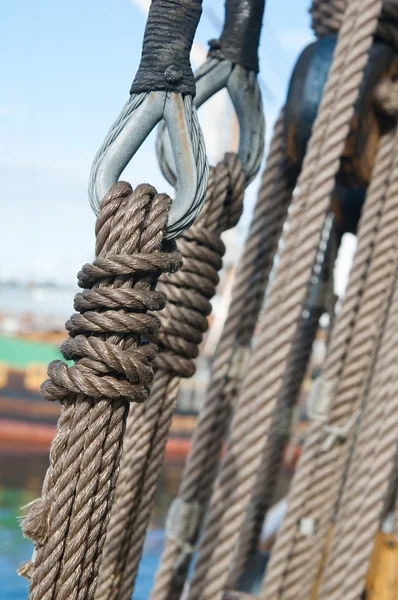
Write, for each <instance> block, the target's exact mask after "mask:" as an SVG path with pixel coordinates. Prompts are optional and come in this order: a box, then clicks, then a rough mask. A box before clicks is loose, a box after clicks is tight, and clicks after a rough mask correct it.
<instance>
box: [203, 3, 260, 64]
mask: <svg viewBox="0 0 398 600" xmlns="http://www.w3.org/2000/svg"><path fill="white" fill-rule="evenodd" d="M264 7H265V0H227V1H226V4H225V25H224V29H223V32H222V34H221V37H220V39H219V40H210V41H209V46H210V51H209V56H212V57H214V58H219V59H227V60H230V61H231V62H233V63H236V64H238V65H241V66H242V67H245V68H246V69H249V71H254V72H255V73H258V72H259V70H260V68H259V61H258V46H259V43H260V34H261V27H262V22H263V14H264Z"/></svg>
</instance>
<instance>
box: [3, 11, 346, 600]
mask: <svg viewBox="0 0 398 600" xmlns="http://www.w3.org/2000/svg"><path fill="white" fill-rule="evenodd" d="M308 5H309V2H308V0H283V2H281V1H280V0H267V6H266V15H265V21H264V26H263V33H262V40H261V48H260V64H261V74H260V85H261V89H262V94H263V101H264V110H265V115H266V121H267V144H268V141H269V138H270V135H271V131H272V126H273V123H274V120H275V118H276V116H277V113H278V110H279V107H280V106H281V105H282V104H283V102H284V98H285V95H286V89H287V84H288V80H289V76H290V72H291V70H292V67H293V65H294V62H295V60H296V58H297V56H298V54H299V53H300V51H301V49H302V48H303V47H304V46H305V45H306V44H307V43H308V42H309V41H311V40H312V38H313V35H312V32H311V29H310V25H309V23H310V21H309V15H308V12H307V10H308ZM148 6H149V1H147V0H84V2H81V0H68V1H62V0H59V1H58V2H54V1H53V0H35V2H32V0H19V1H18V2H4V3H3V4H2V20H1V23H0V49H1V56H2V61H1V64H0V80H1V86H0V198H1V215H2V218H1V220H0V575H1V577H0V599H1V600H3V599H4V600H5V599H7V600H17V599H23V598H27V587H28V586H27V582H26V581H25V580H24V579H22V578H19V577H18V576H17V575H16V569H17V567H18V565H19V564H20V562H22V561H24V560H27V559H28V558H29V557H30V554H31V551H32V547H31V544H30V542H29V541H27V540H24V539H23V537H22V535H21V532H20V529H19V525H18V520H17V519H18V515H20V514H21V510H20V508H21V507H22V506H23V505H25V504H26V503H28V502H29V501H31V500H32V499H34V498H36V497H37V496H38V495H39V494H40V488H41V482H42V479H43V476H44V473H45V470H46V467H47V462H48V459H47V455H48V449H49V445H50V442H51V439H52V437H53V435H54V432H55V425H56V421H57V416H58V411H59V409H58V406H57V405H56V404H51V403H46V402H44V401H43V400H41V398H40V395H39V386H40V384H41V382H42V381H43V380H44V379H45V378H46V374H45V370H46V365H47V363H48V362H49V361H51V360H53V359H54V358H59V357H60V352H59V350H58V346H59V344H60V342H61V341H63V339H64V338H65V331H64V322H65V320H66V319H67V318H68V316H69V315H70V313H71V312H72V311H73V296H74V293H75V291H76V289H75V280H76V273H77V271H78V270H79V268H80V267H81V265H82V264H84V263H85V262H87V261H89V260H91V259H92V257H93V249H94V215H93V213H92V212H91V209H90V207H89V203H88V199H87V192H86V189H87V181H88V174H89V170H90V164H91V160H92V158H93V157H94V154H95V152H96V150H97V148H98V147H99V145H100V144H101V142H102V140H103V138H104V135H105V133H106V131H107V129H108V127H109V126H110V125H111V123H112V121H113V120H114V118H115V117H116V116H117V115H118V113H119V111H120V109H121V107H122V106H123V104H124V102H125V100H126V98H127V95H128V91H129V88H130V84H131V82H132V80H133V77H134V74H135V72H136V70H137V67H138V62H139V58H140V50H141V42H142V36H143V31H144V26H145V19H146V12H147V9H148ZM223 17H224V6H223V0H204V3H203V16H202V19H201V22H200V25H199V28H198V32H197V38H196V41H195V45H194V49H193V52H192V64H193V66H194V68H196V67H198V66H199V64H200V63H201V62H203V61H204V59H205V57H206V53H207V40H209V39H211V38H215V37H217V36H218V35H219V34H220V32H221V28H222V23H223ZM199 116H200V119H201V124H202V127H203V129H204V133H205V139H206V145H207V150H208V155H209V159H210V162H211V163H212V164H214V163H215V162H216V161H217V160H219V159H220V158H221V157H222V155H223V153H224V152H225V151H226V150H231V149H234V148H235V147H236V145H237V140H238V137H239V133H238V130H237V125H236V119H235V117H234V114H233V111H232V108H231V105H230V103H229V101H228V97H227V95H226V93H224V92H220V93H219V94H218V95H217V96H216V97H215V98H214V99H213V100H212V101H211V102H209V103H208V104H207V105H206V106H204V107H203V108H202V109H201V110H200V112H199ZM154 142H155V137H154V135H151V136H150V138H149V139H148V140H147V141H146V143H145V144H144V146H143V147H142V148H141V149H140V151H139V152H138V154H137V155H136V157H135V158H134V160H133V161H132V163H131V165H130V166H129V167H128V169H127V170H126V174H125V178H126V179H127V180H129V181H130V182H131V183H132V185H133V186H134V185H136V184H138V183H142V182H144V181H148V182H150V183H151V184H153V185H154V186H155V187H157V189H158V190H159V191H166V192H168V193H172V190H171V189H170V187H169V186H168V184H167V183H166V182H165V181H164V180H163V178H162V175H161V173H160V171H159V169H158V167H157V162H156V157H155V152H154ZM258 185H259V180H258V178H257V180H256V181H254V182H253V184H252V185H251V186H250V188H249V189H248V192H247V194H246V199H245V211H244V215H243V219H242V221H241V223H240V224H239V226H238V227H237V228H236V229H235V230H233V231H231V232H228V234H227V235H226V237H225V242H226V245H227V255H226V260H225V267H224V270H223V273H222V279H221V284H220V287H219V292H218V296H217V297H216V298H215V300H214V311H213V314H212V316H211V318H210V330H209V334H208V336H207V337H206V339H205V340H204V343H203V348H202V350H203V352H202V354H201V358H200V361H199V362H198V369H197V374H196V376H195V377H194V378H193V379H192V380H189V381H184V382H183V386H182V391H181V394H180V398H179V404H178V411H177V413H176V415H175V417H174V420H173V424H172V431H171V435H170V439H169V442H168V445H167V450H166V464H165V467H164V470H163V474H162V479H161V482H160V484H159V489H158V499H157V505H156V511H155V514H154V519H153V524H152V529H151V531H150V532H149V534H148V539H147V544H146V550H145V558H144V560H143V563H142V567H141V570H140V574H139V578H138V582H137V586H136V591H135V595H134V598H135V599H136V600H144V599H145V598H146V597H147V590H148V588H149V587H150V584H151V577H152V574H153V572H154V569H155V565H156V562H157V559H158V556H159V552H160V549H161V545H162V526H163V522H164V516H165V510H166V508H167V506H168V504H169V502H170V499H171V497H172V495H173V493H174V492H175V490H176V486H177V483H178V478H179V474H180V471H181V465H182V463H183V460H184V457H185V456H186V453H187V451H188V448H189V443H190V442H189V439H190V433H191V431H192V428H193V427H194V425H195V419H196V415H197V411H198V409H199V408H200V404H201V402H202V400H203V395H204V393H205V390H206V383H207V378H208V371H209V362H210V360H211V356H212V354H213V352H214V348H215V345H216V344H217V341H218V338H219V335H220V333H221V330H222V325H223V321H224V319H225V316H226V311H227V307H228V301H229V295H230V290H231V283H232V280H233V275H234V266H235V265H236V262H237V259H238V257H239V255H240V252H241V249H242V245H243V242H244V239H245V235H246V231H247V226H248V223H249V221H250V216H251V211H252V207H253V203H254V200H255V196H256V191H257V188H258ZM354 246H355V242H354V239H353V237H352V236H351V237H350V236H347V237H346V239H345V241H344V244H343V251H342V252H341V254H340V259H339V265H338V268H337V270H336V285H337V292H338V293H341V292H342V290H343V289H344V286H345V281H346V277H347V273H348V269H349V265H350V260H351V256H352V252H353V249H354ZM323 352H324V341H323V333H322V331H320V334H319V340H318V341H317V343H316V344H315V349H314V356H313V360H312V367H311V370H310V372H309V377H310V376H311V374H312V373H313V372H314V370H315V371H316V369H317V365H318V364H319V363H320V361H321V359H322V357H323ZM306 386H308V383H305V384H304V386H303V394H305V391H306ZM301 426H302V427H303V428H305V420H304V421H302V425H301ZM300 431H301V429H300V427H299V428H298V429H297V432H298V433H297V438H296V439H297V447H298V448H299V444H300V435H301V434H300ZM297 452H298V450H297V448H295V447H293V448H291V449H290V453H288V456H287V459H286V469H287V471H289V468H290V467H289V465H290V466H291V465H292V464H293V463H294V460H295V457H296V454H297Z"/></svg>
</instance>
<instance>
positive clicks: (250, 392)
mask: <svg viewBox="0 0 398 600" xmlns="http://www.w3.org/2000/svg"><path fill="white" fill-rule="evenodd" d="M380 8H381V3H380V2H379V1H378V0H377V1H375V0H366V2H359V0H352V1H351V2H350V5H349V9H348V11H347V15H348V16H347V20H346V21H345V22H344V25H343V27H342V29H341V32H340V35H339V39H338V43H337V47H336V51H335V55H334V60H333V64H332V66H331V69H330V71H329V77H328V81H327V84H326V86H325V91H324V96H323V99H322V102H321V105H320V108H319V112H318V116H317V119H316V121H315V124H314V129H313V134H312V136H311V139H310V142H309V145H308V151H307V154H306V157H305V160H304V165H303V170H302V173H301V176H300V178H299V182H298V193H297V195H296V196H295V197H294V199H293V203H292V210H291V212H290V215H289V218H288V224H289V227H288V228H287V231H286V233H285V235H284V238H283V241H284V246H283V248H282V251H281V254H280V262H279V264H278V267H277V269H276V273H275V279H274V281H273V284H272V287H271V290H270V294H269V295H268V298H267V303H266V310H265V315H264V318H263V321H262V323H261V327H260V332H259V335H258V340H257V344H256V349H255V352H254V354H253V357H252V360H251V363H250V367H249V372H248V376H247V380H246V382H245V385H244V391H243V393H242V395H241V398H240V401H239V404H238V409H237V410H236V411H235V415H234V419H233V426H232V427H231V437H230V442H229V445H228V451H227V454H226V457H225V459H224V460H223V463H222V468H221V472H220V475H219V477H218V480H217V483H216V486H215V490H214V492H213V497H212V500H211V502H210V508H209V518H208V521H207V526H206V528H205V532H204V535H203V538H202V543H201V545H200V552H199V557H198V562H197V565H196V570H195V574H194V577H193V580H192V584H191V591H190V595H189V600H194V599H195V600H196V599H197V598H201V600H202V598H212V599H219V598H221V597H222V593H223V590H224V588H225V582H226V579H227V577H228V568H229V566H230V564H231V561H232V557H233V554H234V550H235V546H236V542H237V537H238V535H239V531H240V529H241V526H242V521H243V518H244V514H245V509H246V507H247V505H248V502H249V499H250V494H251V490H252V488H253V485H254V483H255V479H256V473H257V472H258V468H259V464H260V461H261V456H262V448H263V444H264V437H265V436H266V435H267V434H268V433H269V427H270V425H271V422H272V415H273V413H274V410H275V407H276V405H277V402H278V399H279V397H280V393H281V389H282V387H283V375H284V373H285V372H286V367H287V362H288V357H289V353H290V348H291V345H292V343H293V340H294V337H295V335H296V333H297V329H298V327H299V323H300V315H301V311H302V309H303V306H304V303H305V299H306V295H307V291H308V285H309V282H310V278H311V274H312V269H313V266H314V264H315V257H316V253H317V249H318V244H319V241H320V235H321V231H322V228H323V224H324V222H325V216H326V213H327V210H328V207H329V202H330V194H331V191H332V189H333V187H334V179H335V174H336V172H337V170H338V168H339V158H340V156H341V152H342V150H343V147H344V143H345V139H346V137H347V134H348V130H349V124H350V120H351V118H352V115H353V105H354V103H355V101H356V98H357V96H358V90H359V85H360V83H361V80H362V75H363V71H364V68H365V66H366V62H367V57H368V52H369V48H370V45H371V42H372V34H373V31H374V29H375V27H376V24H377V17H378V13H379V11H380ZM246 405H251V406H252V417H251V418H250V419H247V418H246V416H247V406H246ZM243 417H244V418H243Z"/></svg>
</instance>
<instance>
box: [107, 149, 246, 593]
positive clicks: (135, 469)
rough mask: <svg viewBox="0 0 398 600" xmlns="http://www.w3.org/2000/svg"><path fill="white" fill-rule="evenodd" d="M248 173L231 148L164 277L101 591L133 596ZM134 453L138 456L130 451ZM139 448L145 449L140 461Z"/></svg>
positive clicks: (128, 436) (128, 441)
mask: <svg viewBox="0 0 398 600" xmlns="http://www.w3.org/2000/svg"><path fill="white" fill-rule="evenodd" d="M244 189H245V176H244V172H243V170H242V166H241V164H240V161H239V159H238V157H237V156H236V155H234V154H227V155H226V156H225V158H224V160H223V161H221V163H219V165H217V167H216V168H215V169H212V170H211V176H210V181H209V186H208V191H207V198H206V202H205V206H204V209H203V211H202V213H201V215H200V217H199V219H198V220H197V222H196V224H195V225H194V226H193V227H192V228H191V229H190V230H189V231H188V232H186V233H185V234H184V236H183V237H182V238H181V240H180V241H179V244H178V247H179V249H180V251H181V254H182V256H183V260H184V264H183V267H182V269H181V271H180V273H179V274H178V275H176V277H173V278H172V279H169V280H165V279H163V280H162V284H163V287H164V289H165V290H166V293H167V295H168V299H169V304H168V305H167V307H166V309H165V313H164V315H163V317H164V318H163V320H162V323H161V325H162V327H161V334H160V338H159V341H160V349H161V352H160V354H159V355H158V358H157V361H156V370H157V372H156V377H155V381H154V385H153V389H152V395H151V398H150V400H149V403H148V404H147V406H146V407H142V409H141V407H138V409H137V411H138V412H139V413H140V414H139V417H138V418H137V415H134V417H133V419H132V420H131V421H130V420H128V423H127V432H126V448H125V450H124V453H123V458H122V462H121V469H120V476H119V481H118V487H117V492H116V502H115V505H114V510H113V513H112V517H111V521H110V524H109V527H108V534H107V541H106V547H105V552H104V557H103V562H102V565H101V576H100V585H99V589H98V595H97V597H98V598H104V599H105V598H106V599H110V598H115V599H116V598H117V599H118V600H121V599H125V598H130V596H131V593H132V590H133V586H134V581H135V576H136V573H137V569H138V563H139V559H140V557H141V552H142V546H143V541H144V537H145V532H146V528H147V526H148V523H149V519H150V515H151V511H152V507H153V498H154V492H155V486H156V483H157V479H158V475H159V472H160V468H161V464H162V459H163V453H164V448H165V444H166V440H167V435H168V431H169V427H170V423H171V417H172V414H173V411H174V408H175V404H176V398H177V392H178V388H179V380H180V378H181V377H190V376H192V375H193V373H194V372H195V366H194V363H193V362H192V361H193V359H194V358H196V356H197V354H198V345H199V344H200V342H201V340H202V336H203V333H204V332H205V331H206V329H207V327H208V324H207V316H208V314H209V313H210V303H209V300H210V299H211V298H212V297H213V296H214V294H215V291H216V285H217V283H218V275H217V272H218V271H219V270H220V269H221V266H222V256H223V254H224V244H223V243H222V241H221V238H220V235H221V233H222V232H223V231H225V230H227V229H229V228H231V227H233V226H235V225H236V223H237V222H238V220H239V217H240V215H241V212H242V208H243V196H244ZM133 456H134V457H135V460H133V459H132V457H133ZM137 456H138V457H139V459H138V461H137Z"/></svg>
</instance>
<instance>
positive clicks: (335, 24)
mask: <svg viewBox="0 0 398 600" xmlns="http://www.w3.org/2000/svg"><path fill="white" fill-rule="evenodd" d="M347 5H348V0H313V1H312V5H311V8H310V14H311V26H312V29H313V30H314V31H315V33H316V35H317V37H319V38H320V37H322V36H324V35H329V34H333V33H337V32H338V31H339V30H340V28H341V25H342V23H343V20H344V13H345V11H346V10H347Z"/></svg>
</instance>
